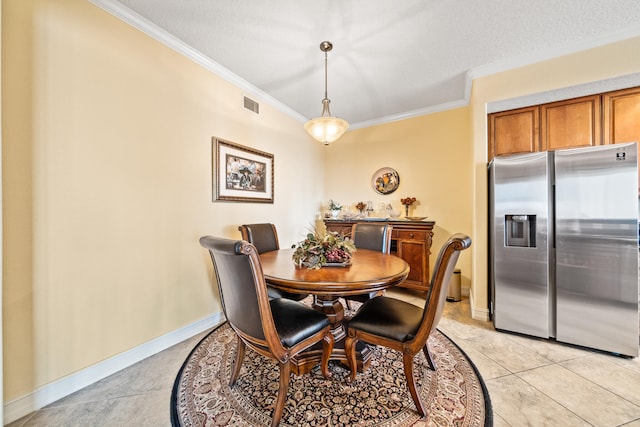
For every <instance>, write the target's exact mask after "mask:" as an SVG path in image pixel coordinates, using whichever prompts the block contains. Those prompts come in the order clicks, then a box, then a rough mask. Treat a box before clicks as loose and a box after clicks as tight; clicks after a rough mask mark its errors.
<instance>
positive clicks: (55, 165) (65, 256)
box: [2, 0, 640, 402]
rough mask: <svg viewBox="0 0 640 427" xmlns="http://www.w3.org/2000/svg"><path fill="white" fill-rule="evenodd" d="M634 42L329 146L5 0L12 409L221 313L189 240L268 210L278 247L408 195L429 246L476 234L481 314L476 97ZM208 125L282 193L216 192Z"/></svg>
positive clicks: (495, 94)
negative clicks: (378, 184) (266, 199)
mask: <svg viewBox="0 0 640 427" xmlns="http://www.w3.org/2000/svg"><path fill="white" fill-rule="evenodd" d="M639 48H640V39H635V40H632V41H629V42H626V43H618V44H616V45H613V46H609V47H605V48H599V49H595V50H593V51H590V52H585V53H584V54H578V55H571V56H567V57H564V58H561V59H558V60H553V61H546V62H544V63H541V64H538V65H535V66H530V67H526V68H523V69H518V70H514V71H511V72H508V73H502V74H500V75H496V76H491V77H485V78H481V79H477V80H476V81H475V82H474V86H473V95H472V102H471V105H470V106H469V107H465V108H458V109H455V110H451V111H446V112H442V113H436V114H432V115H428V116H424V117H419V118H414V119H409V120H404V121H400V122H396V123H390V124H385V125H380V126H374V127H371V128H367V129H360V130H354V131H350V132H348V133H347V134H346V135H345V136H344V137H343V138H342V139H340V140H339V141H338V142H336V143H334V144H332V145H331V146H329V147H324V146H322V145H321V144H318V143H315V142H313V141H311V140H310V139H309V138H308V136H307V135H306V134H305V133H304V131H303V130H302V125H301V123H298V122H296V121H295V120H293V119H291V118H289V117H287V116H285V115H284V114H282V113H280V112H278V111H276V110H275V109H273V108H270V107H269V106H268V105H267V104H266V103H261V109H260V115H259V116H256V115H254V114H253V113H250V112H248V111H245V110H244V109H243V108H242V103H241V101H242V92H241V90H240V89H238V88H237V87H234V86H233V85H231V84H229V83H228V82H225V81H223V80H222V79H220V78H219V77H217V76H215V75H213V74H212V73H210V72H208V71H206V70H205V69H203V68H202V67H200V66H198V65H196V64H195V63H192V62H190V61H189V60H187V59H185V58H184V57H183V56H181V55H179V54H178V53H176V52H174V51H172V50H170V49H168V48H167V47H165V46H163V45H161V44H159V43H158V42H156V41H154V40H152V39H150V38H149V37H148V36H146V35H144V34H142V33H141V32H139V31H137V30H135V29H133V28H131V27H130V26H128V25H126V24H124V23H123V22H121V21H119V20H118V19H116V18H114V17H112V16H111V15H109V14H107V13H106V12H104V11H102V10H100V9H98V8H97V7H95V6H92V5H91V4H89V3H88V2H86V1H83V0H64V1H59V0H29V1H25V0H3V1H2V68H3V72H2V114H3V116H2V120H3V128H2V142H3V152H2V156H3V163H2V167H3V174H2V183H3V215H4V218H3V230H4V236H3V265H4V268H3V281H4V287H3V325H4V330H3V332H4V342H3V344H4V385H5V388H4V393H5V395H4V398H5V402H8V401H11V400H13V399H16V398H19V397H21V396H24V395H26V394H28V393H31V392H33V391H34V390H36V389H37V388H38V387H41V386H42V385H45V384H47V383H50V382H52V381H55V380H57V379H60V378H62V377H64V376H66V375H69V374H72V373H74V372H77V371H78V370H81V369H83V368H85V367H87V366H91V365H93V364H96V363H98V362H100V361H102V360H104V359H107V358H109V357H112V356H113V355H117V354H120V353H122V352H124V351H126V350H128V349H130V348H132V347H135V346H138V345H141V344H144V343H146V342H148V341H150V340H152V339H154V338H156V337H158V336H161V335H163V334H166V333H169V332H171V331H174V330H176V329H178V328H181V327H184V326H185V325H188V324H191V323H194V322H196V321H198V320H199V319H202V318H204V317H206V316H211V315H212V314H213V313H217V312H219V310H220V305H219V300H218V298H217V295H216V293H215V291H214V290H213V288H212V286H211V282H210V274H211V273H210V266H209V264H210V261H209V260H208V258H207V254H206V253H205V252H204V251H203V250H202V249H201V248H200V247H199V245H198V244H197V239H198V238H199V237H200V236H201V235H203V234H216V235H222V236H228V237H239V233H238V232H237V230H236V228H237V226H238V224H240V223H245V222H247V223H248V222H258V221H271V222H274V223H275V224H276V225H277V226H278V231H279V234H280V239H281V243H282V245H283V246H287V245H290V244H291V243H293V242H295V241H297V240H299V238H300V236H301V235H303V234H304V232H305V231H306V230H307V228H308V227H309V226H310V225H311V224H312V223H313V221H314V218H315V216H316V215H317V214H319V213H320V212H321V210H322V208H323V205H326V202H327V200H328V199H329V198H335V199H337V200H339V201H341V202H343V203H346V204H353V203H355V202H357V201H359V200H372V201H373V202H374V204H375V205H376V206H377V205H378V204H379V203H382V202H384V203H389V202H390V203H392V204H393V205H394V206H395V207H396V208H400V202H399V201H400V198H402V197H406V196H414V197H416V198H417V199H418V201H419V204H418V205H417V207H416V211H415V215H424V216H429V218H430V219H432V220H435V221H436V229H435V236H434V252H437V249H438V248H439V246H440V245H441V244H442V242H443V241H444V239H445V238H446V237H447V236H448V235H449V234H451V233H454V232H458V231H460V232H465V233H469V234H470V235H471V237H472V239H473V246H472V249H471V250H470V251H467V252H466V253H465V254H464V256H463V257H462V258H461V260H460V264H459V267H460V268H461V270H462V275H463V286H471V288H472V289H471V294H472V298H473V304H474V309H475V310H476V311H478V312H480V314H481V315H482V314H483V313H484V314H486V306H487V298H486V293H487V283H486V219H487V218H486V115H485V107H486V103H487V102H492V101H496V100H501V99H506V98H511V97H516V96H521V95H526V94H530V93H535V92H540V91H545V90H551V89H555V88H559V87H564V86H571V85H575V84H580V83H584V82H589V81H594V80H598V79H605V78H609V77H614V76H616V75H622V74H627V73H631V72H637V71H639V70H640V63H639V61H640V56H638V55H634V54H633V53H635V52H638V51H640V50H639ZM258 101H260V99H258ZM336 108H338V109H339V106H336ZM212 136H219V137H222V138H225V139H228V140H231V141H235V142H238V143H241V144H245V145H249V146H252V147H254V148H257V149H260V150H263V151H267V152H270V153H273V154H274V156H275V180H276V186H275V203H274V204H272V205H271V204H267V205H262V204H238V203H212V202H211V165H210V161H211V158H210V156H211V137H212ZM383 166H389V167H393V168H395V169H396V170H397V171H398V172H399V173H400V177H401V185H400V188H399V189H398V190H397V191H396V192H395V193H393V194H391V195H388V196H380V195H377V194H376V193H374V192H373V190H372V189H371V186H370V179H371V175H372V174H373V172H374V171H375V170H376V169H378V168H380V167H383ZM432 262H433V261H432ZM480 317H481V316H480Z"/></svg>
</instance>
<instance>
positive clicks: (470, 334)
mask: <svg viewBox="0 0 640 427" xmlns="http://www.w3.org/2000/svg"><path fill="white" fill-rule="evenodd" d="M388 295H392V296H397V297H399V298H402V299H405V300H407V301H410V302H413V303H416V304H418V305H420V304H421V300H420V296H419V295H418V294H414V293H411V292H409V291H405V290H399V291H389V292H388ZM439 329H440V330H441V331H442V332H444V333H445V334H447V336H449V337H450V338H451V339H452V340H453V341H455V342H456V343H457V344H458V345H459V346H460V347H461V348H462V349H463V350H464V351H465V352H466V353H467V355H468V356H469V357H470V358H471V360H472V361H473V362H474V364H475V365H476V367H477V368H478V370H479V371H480V373H481V375H482V377H483V378H484V380H485V383H486V385H487V388H488V389H489V394H490V396H491V401H492V403H493V412H494V425H495V426H496V427H502V426H518V427H519V426H536V427H538V426H553V427H556V426H562V427H564V426H628V427H632V426H635V427H640V358H636V359H623V358H619V357H616V356H610V355H606V354H602V353H598V352H593V351H589V350H582V349H577V348H574V347H570V346H566V345H562V344H558V343H554V342H549V341H544V340H538V339H533V338H526V337H522V336H518V335H512V334H507V333H501V332H496V331H495V330H494V329H493V326H492V324H491V323H490V322H482V321H477V320H473V319H471V315H470V307H469V300H468V299H467V298H465V297H463V299H462V301H460V302H447V303H446V307H445V312H444V316H443V318H442V320H441V321H440V325H439ZM204 335H205V333H203V334H200V335H199V336H196V337H193V338H191V339H189V340H186V341H184V342H182V343H180V344H178V345H176V346H174V347H171V348H169V349H167V350H165V351H163V352H161V353H159V354H156V355H154V356H152V357H150V358H148V359H146V360H143V361H141V362H139V363H137V364H135V365H133V366H131V367H129V368H127V369H124V370H122V371H120V372H118V373H116V374H114V375H112V376H110V377H108V378H105V379H104V380H102V381H99V382H97V383H95V384H92V385H90V386H89V387H86V388H84V389H82V390H80V391H78V392H76V393H74V394H72V395H70V396H67V397H65V398H64V399H61V400H59V401H57V402H54V403H52V404H51V405H49V406H47V407H45V408H43V409H41V410H39V411H36V412H34V413H32V414H30V415H28V416H26V417H24V418H22V419H20V420H17V421H15V422H13V423H11V424H9V426H10V427H22V426H92V427H93V426H154V427H156V426H170V425H171V423H170V420H169V400H170V396H171V388H172V386H173V381H174V379H175V376H176V374H177V372H178V370H179V369H180V367H181V366H182V362H183V361H184V359H185V358H186V357H187V355H188V354H189V352H190V351H191V349H192V348H193V347H194V346H195V345H196V343H197V342H198V341H199V340H200V339H201V338H202V337H203V336H204Z"/></svg>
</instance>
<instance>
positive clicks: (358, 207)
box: [356, 202, 367, 215]
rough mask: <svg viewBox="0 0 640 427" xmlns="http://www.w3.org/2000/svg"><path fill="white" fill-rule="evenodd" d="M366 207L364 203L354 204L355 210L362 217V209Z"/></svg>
mask: <svg viewBox="0 0 640 427" xmlns="http://www.w3.org/2000/svg"><path fill="white" fill-rule="evenodd" d="M366 207H367V204H366V203H365V202H358V203H356V209H358V211H359V212H360V215H362V212H363V211H364V208H366Z"/></svg>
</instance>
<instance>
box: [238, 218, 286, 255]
mask: <svg viewBox="0 0 640 427" xmlns="http://www.w3.org/2000/svg"><path fill="white" fill-rule="evenodd" d="M238 230H240V233H242V239H243V240H246V241H247V242H249V243H252V244H253V245H254V246H255V247H256V249H258V253H259V254H261V253H264V252H269V251H275V250H278V249H280V243H279V242H278V232H277V231H276V226H275V225H273V224H269V223H263V224H244V225H241V226H240V227H238Z"/></svg>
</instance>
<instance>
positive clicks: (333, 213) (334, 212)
mask: <svg viewBox="0 0 640 427" xmlns="http://www.w3.org/2000/svg"><path fill="white" fill-rule="evenodd" d="M339 213H340V211H336V210H333V211H331V217H332V218H333V219H336V218H338V214H339Z"/></svg>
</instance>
